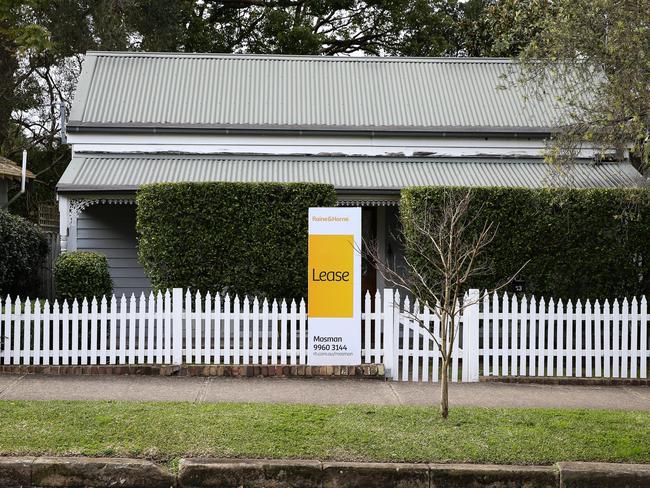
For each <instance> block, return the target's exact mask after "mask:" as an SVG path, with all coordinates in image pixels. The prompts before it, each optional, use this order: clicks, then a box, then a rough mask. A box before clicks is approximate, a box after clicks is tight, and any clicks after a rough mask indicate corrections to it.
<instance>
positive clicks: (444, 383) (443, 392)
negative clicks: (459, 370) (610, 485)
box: [440, 360, 449, 419]
mask: <svg viewBox="0 0 650 488" xmlns="http://www.w3.org/2000/svg"><path fill="white" fill-rule="evenodd" d="M440 415H442V418H443V419H446V418H447V417H448V416H449V363H448V362H447V360H443V361H442V378H441V380H440Z"/></svg>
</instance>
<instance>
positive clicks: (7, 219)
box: [0, 209, 47, 298]
mask: <svg viewBox="0 0 650 488" xmlns="http://www.w3.org/2000/svg"><path fill="white" fill-rule="evenodd" d="M46 254H47V240H46V238H45V235H44V234H43V232H42V231H41V230H40V229H39V228H38V227H37V226H36V225H34V224H32V223H31V222H29V221H27V220H25V219H23V218H22V217H18V216H17V215H12V214H10V213H9V212H7V211H6V210H3V209H0V297H2V298H3V297H4V296H6V295H11V296H16V295H22V296H32V297H33V296H36V295H37V292H38V270H39V269H40V267H41V265H42V264H43V260H44V259H45V256H46Z"/></svg>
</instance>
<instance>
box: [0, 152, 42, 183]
mask: <svg viewBox="0 0 650 488" xmlns="http://www.w3.org/2000/svg"><path fill="white" fill-rule="evenodd" d="M22 171H23V169H22V166H21V165H19V164H18V163H14V162H13V161H12V160H11V159H7V158H5V157H3V156H0V180H1V179H6V180H18V181H20V180H22V178H23V176H22V175H23V173H22ZM25 177H26V178H30V179H34V178H36V176H35V175H34V173H32V172H31V171H30V170H26V172H25Z"/></svg>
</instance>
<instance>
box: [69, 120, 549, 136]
mask: <svg viewBox="0 0 650 488" xmlns="http://www.w3.org/2000/svg"><path fill="white" fill-rule="evenodd" d="M67 131H68V132H69V133H71V132H74V133H116V134H120V133H121V134H188V133H190V134H226V135H236V134H241V135H246V134H254V135H269V134H273V135H293V136H295V135H299V136H302V135H344V136H354V135H365V136H370V137H387V136H418V137H477V136H478V137H508V138H513V137H514V138H519V137H522V138H547V137H550V136H551V135H553V134H554V133H555V132H557V130H556V129H553V128H551V127H540V128H531V127H503V128H498V129H495V128H493V127H490V128H476V127H431V128H427V127H422V128H417V129H411V128H400V127H386V128H375V127H328V126H313V127H308V128H305V127H294V126H282V127H278V126H264V125H259V126H232V127H215V126H210V125H205V124H184V125H182V126H167V127H160V126H150V125H146V124H124V125H120V126H115V125H108V124H106V125H104V124H97V123H92V124H91V123H88V124H86V123H70V122H69V123H68V127H67Z"/></svg>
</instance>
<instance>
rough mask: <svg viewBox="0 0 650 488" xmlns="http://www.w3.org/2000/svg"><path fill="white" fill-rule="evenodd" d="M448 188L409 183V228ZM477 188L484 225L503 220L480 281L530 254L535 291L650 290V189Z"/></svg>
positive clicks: (530, 283) (564, 294) (405, 206)
mask: <svg viewBox="0 0 650 488" xmlns="http://www.w3.org/2000/svg"><path fill="white" fill-rule="evenodd" d="M447 191H450V190H449V189H448V190H447ZM451 191H466V189H451ZM444 192H445V189H444V188H430V187H426V188H424V187H422V188H409V189H406V190H403V191H402V200H401V204H400V214H401V219H402V223H403V227H404V229H405V232H408V231H409V225H408V222H409V220H410V216H411V215H412V214H413V213H414V212H422V211H423V209H425V208H435V207H436V205H440V203H441V202H442V199H443V195H444ZM472 193H473V197H472V208H473V209H474V211H476V210H477V209H479V208H482V210H481V219H480V220H478V221H476V222H475V225H476V227H477V230H478V227H482V225H483V223H484V222H485V221H486V220H487V221H492V222H494V223H495V224H498V231H497V235H496V238H495V240H494V241H493V242H492V243H491V245H490V247H489V249H487V252H486V258H487V260H488V261H489V263H490V264H491V271H490V273H489V274H486V275H484V276H482V277H480V278H477V279H476V280H475V281H474V283H473V284H472V285H473V286H475V287H478V288H491V287H494V286H495V284H496V283H499V282H500V281H502V280H503V279H505V278H508V277H510V276H511V275H512V274H513V273H514V272H516V271H517V269H518V268H519V267H520V266H521V265H522V264H524V263H525V262H526V261H527V260H529V259H530V263H529V264H528V265H527V266H526V267H525V269H524V270H523V271H522V273H521V274H520V275H519V277H520V279H521V280H523V282H524V283H523V284H524V287H525V291H526V293H529V294H530V293H534V294H537V295H546V296H553V297H559V298H610V299H612V298H614V297H622V296H632V295H641V294H648V293H649V292H650V192H649V191H648V190H646V189H586V190H578V189H575V190H568V189H556V190H551V189H535V190H532V189H517V188H476V189H474V190H472ZM407 253H408V250H407Z"/></svg>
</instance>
